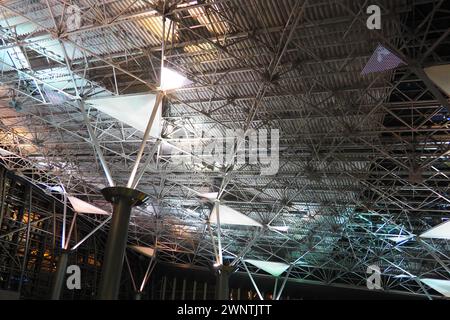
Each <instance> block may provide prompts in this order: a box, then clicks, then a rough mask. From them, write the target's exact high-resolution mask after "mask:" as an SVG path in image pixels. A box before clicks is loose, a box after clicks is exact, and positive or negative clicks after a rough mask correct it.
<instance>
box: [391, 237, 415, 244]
mask: <svg viewBox="0 0 450 320" xmlns="http://www.w3.org/2000/svg"><path fill="white" fill-rule="evenodd" d="M411 238H412V236H410V235H397V236H391V237H387V239H388V240H391V241H393V242H396V243H399V242H402V241H405V240H408V239H411Z"/></svg>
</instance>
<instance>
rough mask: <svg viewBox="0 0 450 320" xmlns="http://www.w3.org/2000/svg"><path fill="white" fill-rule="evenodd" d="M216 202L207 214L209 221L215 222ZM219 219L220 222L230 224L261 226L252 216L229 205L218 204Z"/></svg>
mask: <svg viewBox="0 0 450 320" xmlns="http://www.w3.org/2000/svg"><path fill="white" fill-rule="evenodd" d="M217 205H218V204H216V205H215V206H214V208H213V210H212V212H211V215H210V216H209V222H210V223H213V224H217V214H216V212H217V210H216V208H217V207H216V206H217ZM219 221H220V224H221V225H222V224H231V225H241V226H254V227H262V224H261V223H259V222H257V221H255V220H253V219H252V218H250V217H248V216H246V215H245V214H242V213H240V212H239V211H236V210H234V209H232V208H230V207H227V206H224V205H219Z"/></svg>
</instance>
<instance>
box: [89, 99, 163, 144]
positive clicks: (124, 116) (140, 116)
mask: <svg viewBox="0 0 450 320" xmlns="http://www.w3.org/2000/svg"><path fill="white" fill-rule="evenodd" d="M155 101H156V95H154V94H139V95H124V96H116V97H108V98H95V99H89V100H86V102H87V103H90V104H92V105H93V106H94V107H95V108H96V109H98V110H100V111H101V112H104V113H106V114H108V115H110V116H111V117H113V118H116V119H117V120H119V121H121V122H123V123H125V124H127V125H129V126H131V127H133V128H135V129H137V130H139V131H141V132H144V131H145V128H147V123H148V120H149V119H150V116H151V114H152V110H153V108H154V106H155ZM160 135H161V104H159V105H158V111H157V113H156V117H155V119H154V121H153V124H152V128H151V130H150V136H151V137H155V138H159V136H160Z"/></svg>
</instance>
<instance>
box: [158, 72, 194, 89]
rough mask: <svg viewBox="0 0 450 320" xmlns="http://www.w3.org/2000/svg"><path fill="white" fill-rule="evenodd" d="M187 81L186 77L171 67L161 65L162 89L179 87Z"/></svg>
mask: <svg viewBox="0 0 450 320" xmlns="http://www.w3.org/2000/svg"><path fill="white" fill-rule="evenodd" d="M187 83H188V79H186V77H184V76H182V75H181V74H179V73H178V72H176V71H173V70H172V69H169V68H166V67H163V68H162V72H161V86H160V89H161V90H163V91H168V90H174V89H179V88H181V87H182V86H184V85H186V84H187Z"/></svg>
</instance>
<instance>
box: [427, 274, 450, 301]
mask: <svg viewBox="0 0 450 320" xmlns="http://www.w3.org/2000/svg"><path fill="white" fill-rule="evenodd" d="M420 281H422V282H423V283H425V284H426V285H427V286H429V287H430V288H433V289H434V290H436V291H437V292H439V293H440V294H442V295H444V296H446V297H450V280H441V279H429V278H426V279H420Z"/></svg>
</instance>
